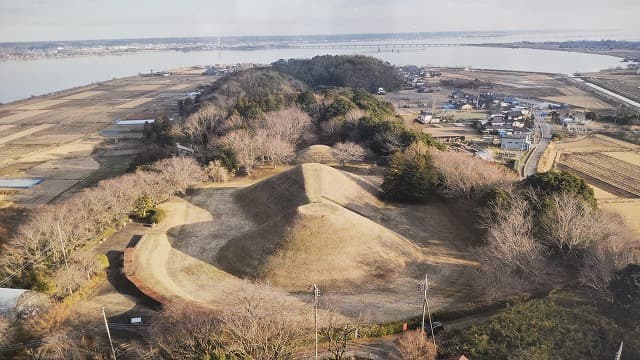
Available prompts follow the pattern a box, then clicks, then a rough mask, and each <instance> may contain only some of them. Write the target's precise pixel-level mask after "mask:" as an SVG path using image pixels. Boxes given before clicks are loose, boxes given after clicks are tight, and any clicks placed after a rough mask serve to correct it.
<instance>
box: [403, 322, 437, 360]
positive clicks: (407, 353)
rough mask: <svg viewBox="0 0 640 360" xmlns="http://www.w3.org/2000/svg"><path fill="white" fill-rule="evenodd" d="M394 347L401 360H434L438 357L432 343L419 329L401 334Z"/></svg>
mask: <svg viewBox="0 0 640 360" xmlns="http://www.w3.org/2000/svg"><path fill="white" fill-rule="evenodd" d="M395 346H396V349H397V350H398V352H399V353H400V355H401V356H402V359H403V360H435V359H436V358H437V356H438V351H437V349H436V347H435V346H434V345H433V342H431V341H430V340H428V339H426V336H425V334H424V333H423V332H422V331H421V330H420V329H418V330H416V331H407V332H405V333H404V334H402V335H401V336H400V337H398V340H396V343H395Z"/></svg>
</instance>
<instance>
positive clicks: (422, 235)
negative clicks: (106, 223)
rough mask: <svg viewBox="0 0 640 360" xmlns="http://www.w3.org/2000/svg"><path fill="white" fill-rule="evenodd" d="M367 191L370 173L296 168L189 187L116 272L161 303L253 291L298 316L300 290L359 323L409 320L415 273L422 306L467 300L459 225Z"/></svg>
mask: <svg viewBox="0 0 640 360" xmlns="http://www.w3.org/2000/svg"><path fill="white" fill-rule="evenodd" d="M378 184H379V179H378V178H377V175H369V176H362V177H361V176H357V175H354V174H351V173H346V172H342V171H339V170H336V169H333V168H330V167H327V166H324V165H319V164H307V165H303V166H300V167H295V168H292V169H289V170H287V171H285V172H282V173H279V174H275V175H274V176H272V177H269V178H267V179H266V180H263V181H260V182H257V183H255V184H253V185H250V186H246V185H244V184H225V185H224V186H223V187H218V186H216V185H212V186H203V187H200V188H197V189H195V190H194V191H192V192H191V193H190V194H189V195H188V196H187V197H185V198H184V199H175V200H172V201H171V202H169V203H167V204H164V205H162V206H163V207H164V209H165V211H167V213H168V217H167V219H168V220H167V222H164V223H161V224H159V227H157V228H156V229H154V230H153V231H152V232H149V233H148V234H147V235H146V236H145V237H143V239H142V240H141V241H140V242H138V245H137V246H136V248H135V256H134V259H135V260H134V264H135V265H134V269H135V270H136V271H134V272H133V273H128V276H132V277H134V278H135V279H136V281H138V283H137V285H139V284H140V283H141V284H143V286H142V288H146V289H150V290H151V291H153V292H154V293H158V294H161V296H163V297H165V298H168V299H170V301H185V300H186V301H191V302H196V303H199V304H203V305H205V306H208V307H211V308H218V307H222V306H225V305H228V302H229V301H235V300H232V299H237V298H238V297H242V296H248V295H247V294H251V293H253V292H256V291H261V292H265V293H266V294H267V295H266V298H267V299H268V300H269V299H272V300H277V306H280V308H282V304H286V306H287V308H288V309H289V315H290V316H292V317H294V318H298V319H299V320H304V319H306V317H307V316H308V314H309V312H308V308H309V306H310V305H309V304H310V302H311V301H312V299H311V297H310V296H309V295H308V292H307V290H308V286H309V285H310V284H312V283H316V284H318V286H319V287H320V288H321V291H322V294H323V296H322V298H323V299H322V301H323V308H325V309H326V308H327V307H332V308H335V309H336V311H337V312H339V314H340V315H341V316H344V317H345V318H351V319H355V318H359V317H360V318H362V319H363V320H364V321H366V322H378V321H388V320H394V319H401V318H406V317H409V316H415V315H417V314H418V313H420V311H421V301H420V293H419V292H418V291H417V290H416V289H417V288H418V285H419V282H420V281H421V280H422V279H423V277H424V273H425V272H428V273H429V281H430V284H431V289H432V294H433V295H432V296H433V298H432V302H433V304H432V305H433V308H434V309H438V310H442V309H453V308H459V307H461V306H463V304H464V303H468V301H469V296H471V294H472V293H473V289H472V284H471V283H470V281H471V280H470V279H471V274H472V273H473V272H474V271H475V268H476V266H477V262H476V261H475V258H474V255H473V252H472V251H471V250H470V245H469V244H470V243H471V242H473V241H474V240H475V239H476V236H477V234H476V233H475V232H474V229H471V228H470V227H471V225H469V223H470V222H469V221H465V219H461V218H460V216H459V215H458V216H455V215H454V213H455V212H454V211H453V210H451V209H449V208H448V206H449V205H445V204H443V203H437V202H435V203H432V204H428V205H410V206H404V207H397V206H395V205H391V204H385V203H382V202H380V201H379V200H377V198H376V196H375V194H376V191H377V190H376V189H377V185H378ZM169 259H170V260H169ZM138 269H139V271H138ZM134 282H135V281H134ZM265 284H269V285H268V286H266V285H265ZM269 302H271V301H267V303H269ZM305 309H306V310H305Z"/></svg>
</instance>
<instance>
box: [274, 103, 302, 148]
mask: <svg viewBox="0 0 640 360" xmlns="http://www.w3.org/2000/svg"><path fill="white" fill-rule="evenodd" d="M309 125H311V118H310V117H309V114H307V113H306V112H304V111H302V110H300V109H299V108H297V107H290V108H286V109H283V110H280V111H272V112H268V113H266V114H265V117H264V126H263V128H264V129H267V130H268V131H269V134H270V135H271V136H272V137H273V138H279V139H282V140H283V141H284V142H287V143H291V144H294V145H295V144H297V143H298V141H299V140H300V138H301V137H302V134H303V132H304V130H305V129H307V127H309Z"/></svg>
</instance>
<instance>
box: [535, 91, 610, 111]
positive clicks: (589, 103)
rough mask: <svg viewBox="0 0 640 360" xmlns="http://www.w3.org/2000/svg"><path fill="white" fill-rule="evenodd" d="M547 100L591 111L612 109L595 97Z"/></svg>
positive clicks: (549, 97)
mask: <svg viewBox="0 0 640 360" xmlns="http://www.w3.org/2000/svg"><path fill="white" fill-rule="evenodd" d="M544 99H545V100H549V101H552V102H555V103H560V104H569V105H571V106H575V107H579V108H584V107H586V108H587V109H590V110H603V109H610V108H611V105H609V104H607V103H606V102H604V101H602V100H600V99H597V98H594V97H585V96H582V95H580V96H573V95H569V96H548V97H545V98H544Z"/></svg>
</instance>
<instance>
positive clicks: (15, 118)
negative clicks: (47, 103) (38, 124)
mask: <svg viewBox="0 0 640 360" xmlns="http://www.w3.org/2000/svg"><path fill="white" fill-rule="evenodd" d="M50 111H51V110H31V111H23V112H19V113H15V114H11V115H8V116H4V117H1V118H0V124H15V123H17V122H19V121H20V120H24V119H28V118H31V117H35V116H38V115H42V114H46V113H48V112H50Z"/></svg>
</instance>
